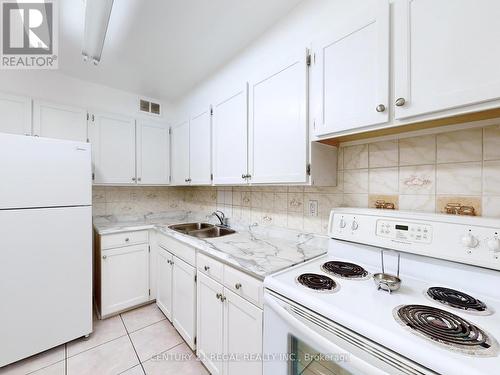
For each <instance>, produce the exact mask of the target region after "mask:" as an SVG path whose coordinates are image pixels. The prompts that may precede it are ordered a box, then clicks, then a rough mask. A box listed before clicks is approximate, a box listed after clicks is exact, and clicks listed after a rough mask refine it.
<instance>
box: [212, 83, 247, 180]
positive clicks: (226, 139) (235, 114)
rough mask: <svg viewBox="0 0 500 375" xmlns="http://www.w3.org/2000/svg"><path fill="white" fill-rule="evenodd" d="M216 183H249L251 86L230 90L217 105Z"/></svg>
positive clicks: (214, 142) (215, 114)
mask: <svg viewBox="0 0 500 375" xmlns="http://www.w3.org/2000/svg"><path fill="white" fill-rule="evenodd" d="M212 121H213V122H212V126H213V131H212V134H213V163H214V169H213V173H214V184H216V185H225V184H242V183H246V182H247V179H246V177H245V176H246V175H247V174H248V86H247V84H245V85H241V87H239V88H236V89H234V90H229V91H228V92H227V94H226V95H225V96H223V97H222V98H220V99H219V100H217V101H216V102H215V104H214V105H213V119H212Z"/></svg>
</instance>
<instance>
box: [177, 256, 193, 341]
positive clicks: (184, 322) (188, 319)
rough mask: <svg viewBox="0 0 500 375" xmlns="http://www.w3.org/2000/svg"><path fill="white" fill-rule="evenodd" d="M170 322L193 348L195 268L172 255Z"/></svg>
mask: <svg viewBox="0 0 500 375" xmlns="http://www.w3.org/2000/svg"><path fill="white" fill-rule="evenodd" d="M173 262H174V270H173V276H172V277H173V282H172V290H173V292H172V293H173V298H172V300H173V305H172V323H173V324H174V327H175V328H176V329H177V331H178V332H179V334H180V335H181V336H182V338H183V339H184V341H186V343H187V344H188V345H189V346H190V347H191V349H194V348H195V344H194V338H195V336H196V282H195V276H196V269H195V268H194V267H193V266H190V265H189V264H187V263H186V262H184V261H182V260H180V259H179V258H177V257H175V256H174V260H173Z"/></svg>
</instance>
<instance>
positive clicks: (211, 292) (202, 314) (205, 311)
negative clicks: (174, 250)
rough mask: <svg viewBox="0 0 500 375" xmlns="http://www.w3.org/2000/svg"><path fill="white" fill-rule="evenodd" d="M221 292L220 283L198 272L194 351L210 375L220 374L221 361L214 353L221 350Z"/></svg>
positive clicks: (222, 310)
mask: <svg viewBox="0 0 500 375" xmlns="http://www.w3.org/2000/svg"><path fill="white" fill-rule="evenodd" d="M223 292H224V288H223V286H222V285H221V284H219V283H218V282H216V281H214V280H212V279H211V278H209V277H207V276H205V275H203V274H201V273H198V289H197V300H198V301H197V316H198V324H197V335H198V340H197V343H196V344H197V345H196V351H197V354H198V357H199V358H200V359H201V360H202V361H203V363H204V364H205V366H206V368H207V369H208V371H210V373H211V374H212V375H220V374H222V362H221V361H219V360H217V358H216V357H215V356H214V354H218V353H222V352H223V341H224V336H223V328H224V327H223V325H224V320H223V314H224V308H223V307H224V306H223V304H222V303H221V301H220V298H221V296H222V294H223Z"/></svg>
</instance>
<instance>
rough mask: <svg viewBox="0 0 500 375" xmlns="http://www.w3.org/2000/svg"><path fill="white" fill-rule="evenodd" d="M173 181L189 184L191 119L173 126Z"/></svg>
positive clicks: (174, 182)
mask: <svg viewBox="0 0 500 375" xmlns="http://www.w3.org/2000/svg"><path fill="white" fill-rule="evenodd" d="M172 183H173V184H175V185H187V184H189V121H185V122H183V123H180V124H179V125H176V126H174V127H172Z"/></svg>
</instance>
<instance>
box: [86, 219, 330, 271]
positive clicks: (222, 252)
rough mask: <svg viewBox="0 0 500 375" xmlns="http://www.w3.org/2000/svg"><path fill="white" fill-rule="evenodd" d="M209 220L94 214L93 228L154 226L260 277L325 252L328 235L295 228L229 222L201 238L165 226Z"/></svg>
mask: <svg viewBox="0 0 500 375" xmlns="http://www.w3.org/2000/svg"><path fill="white" fill-rule="evenodd" d="M197 221H203V222H207V221H211V222H213V220H209V218H208V217H207V216H206V215H197V214H193V213H190V212H180V211H178V212H168V213H163V214H153V215H146V216H140V217H133V216H129V217H126V216H97V217H94V228H95V230H96V231H97V233H99V234H101V235H105V234H111V233H120V232H127V231H135V230H142V229H156V230H157V231H158V232H159V233H162V234H164V235H167V236H171V237H173V238H175V239H177V240H179V241H182V242H184V243H186V244H188V245H190V246H192V247H194V248H196V249H197V250H199V251H201V252H202V253H205V254H207V255H209V256H211V257H214V258H217V259H219V260H221V261H222V262H224V263H227V264H229V265H231V266H233V267H235V268H237V269H240V270H242V271H244V272H246V273H249V274H251V275H252V276H254V277H257V278H259V279H264V278H265V277H266V276H267V275H270V274H272V273H275V272H278V271H280V270H283V269H285V268H288V267H291V266H293V265H295V264H299V263H302V262H305V261H307V260H309V259H312V258H315V257H317V256H319V255H322V254H325V253H326V252H327V251H328V240H329V239H328V237H327V236H322V235H316V234H311V233H304V232H299V231H295V230H290V229H285V228H276V227H263V226H259V225H256V224H253V225H232V226H231V227H232V228H233V229H235V230H236V231H237V233H235V234H231V235H228V236H224V237H219V238H206V239H200V238H195V237H191V236H188V235H185V234H182V233H179V232H176V231H174V230H172V229H169V228H168V225H171V224H177V223H188V222H197Z"/></svg>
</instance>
